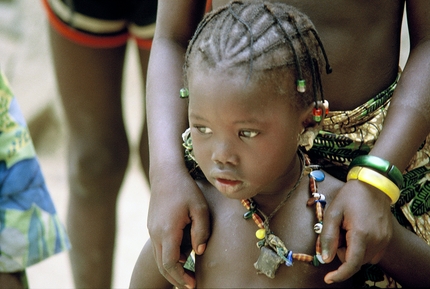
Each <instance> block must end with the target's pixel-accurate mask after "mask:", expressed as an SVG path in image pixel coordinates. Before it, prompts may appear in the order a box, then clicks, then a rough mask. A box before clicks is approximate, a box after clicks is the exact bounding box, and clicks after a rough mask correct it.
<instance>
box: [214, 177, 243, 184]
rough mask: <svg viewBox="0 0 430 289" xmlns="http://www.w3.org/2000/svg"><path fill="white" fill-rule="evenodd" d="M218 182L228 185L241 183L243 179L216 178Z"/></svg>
mask: <svg viewBox="0 0 430 289" xmlns="http://www.w3.org/2000/svg"><path fill="white" fill-rule="evenodd" d="M216 180H217V182H218V183H220V184H222V185H226V186H236V185H238V184H240V183H241V181H234V180H227V179H219V178H218V179H216Z"/></svg>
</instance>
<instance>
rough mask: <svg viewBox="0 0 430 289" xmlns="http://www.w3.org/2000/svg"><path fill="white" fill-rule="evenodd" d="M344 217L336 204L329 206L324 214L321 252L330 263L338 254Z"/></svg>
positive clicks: (325, 260) (326, 261)
mask: <svg viewBox="0 0 430 289" xmlns="http://www.w3.org/2000/svg"><path fill="white" fill-rule="evenodd" d="M330 209H331V210H330ZM342 218H343V215H342V213H341V212H340V211H337V210H336V209H335V208H334V206H330V207H328V208H327V210H326V212H325V215H324V227H323V230H322V232H321V251H322V252H321V253H322V258H323V260H324V262H325V263H330V262H331V261H333V259H334V257H335V256H336V252H337V248H338V247H339V236H340V228H341V225H342Z"/></svg>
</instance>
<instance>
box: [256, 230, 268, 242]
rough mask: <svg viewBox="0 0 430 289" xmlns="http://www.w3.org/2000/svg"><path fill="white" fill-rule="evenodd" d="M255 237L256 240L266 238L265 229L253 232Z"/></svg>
mask: <svg viewBox="0 0 430 289" xmlns="http://www.w3.org/2000/svg"><path fill="white" fill-rule="evenodd" d="M255 236H256V237H257V239H259V240H263V239H264V237H266V229H258V230H257V231H256V232H255Z"/></svg>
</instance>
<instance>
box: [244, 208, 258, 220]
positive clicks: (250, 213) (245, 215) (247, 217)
mask: <svg viewBox="0 0 430 289" xmlns="http://www.w3.org/2000/svg"><path fill="white" fill-rule="evenodd" d="M254 213H255V210H249V211H247V212H246V213H245V214H243V218H244V219H245V220H248V219H251V218H252V214H254Z"/></svg>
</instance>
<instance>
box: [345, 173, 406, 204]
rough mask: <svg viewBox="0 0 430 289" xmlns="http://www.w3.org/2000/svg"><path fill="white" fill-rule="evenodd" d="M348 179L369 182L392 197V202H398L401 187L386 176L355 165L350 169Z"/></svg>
mask: <svg viewBox="0 0 430 289" xmlns="http://www.w3.org/2000/svg"><path fill="white" fill-rule="evenodd" d="M346 180H347V181H349V180H359V181H361V182H364V183H367V184H369V185H371V186H373V187H375V188H377V189H378V190H380V191H381V192H383V193H384V194H386V195H387V196H388V197H390V199H391V204H394V203H395V202H397V200H398V199H399V197H400V189H399V187H397V186H396V184H395V183H393V182H392V181H391V180H390V179H389V178H387V177H386V176H384V175H382V174H380V173H378V172H376V171H374V170H372V169H369V168H366V167H353V168H352V169H350V170H349V172H348V175H347V177H346Z"/></svg>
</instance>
